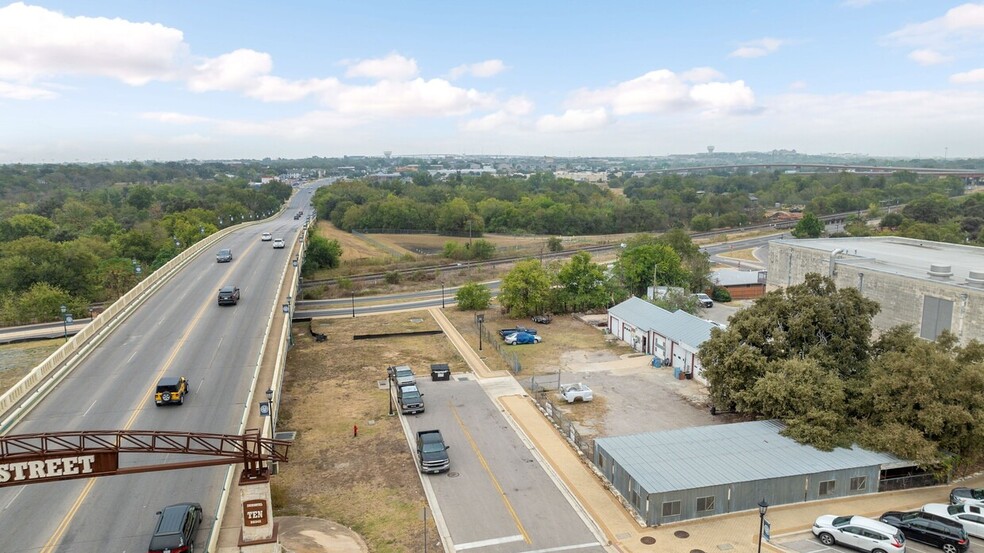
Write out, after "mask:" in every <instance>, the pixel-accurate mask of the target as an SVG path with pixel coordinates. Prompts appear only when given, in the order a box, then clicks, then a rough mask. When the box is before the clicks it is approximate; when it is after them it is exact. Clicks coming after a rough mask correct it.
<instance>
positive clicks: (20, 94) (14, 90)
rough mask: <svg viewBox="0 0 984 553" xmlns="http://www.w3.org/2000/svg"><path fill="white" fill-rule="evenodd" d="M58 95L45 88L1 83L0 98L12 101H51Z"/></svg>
mask: <svg viewBox="0 0 984 553" xmlns="http://www.w3.org/2000/svg"><path fill="white" fill-rule="evenodd" d="M57 97H58V94H55V93H54V92H52V91H50V90H45V89H43V88H37V87H33V86H27V85H20V84H14V83H5V82H3V81H0V98H9V99H11V100H51V99H53V98H57Z"/></svg>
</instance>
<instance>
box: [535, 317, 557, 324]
mask: <svg viewBox="0 0 984 553" xmlns="http://www.w3.org/2000/svg"><path fill="white" fill-rule="evenodd" d="M552 320H553V317H551V316H550V315H533V322H534V323H538V324H542V325H548V324H550V321H552Z"/></svg>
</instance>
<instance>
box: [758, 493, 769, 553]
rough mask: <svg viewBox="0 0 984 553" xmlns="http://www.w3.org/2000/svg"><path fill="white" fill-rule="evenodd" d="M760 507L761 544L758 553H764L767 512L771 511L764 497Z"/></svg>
mask: <svg viewBox="0 0 984 553" xmlns="http://www.w3.org/2000/svg"><path fill="white" fill-rule="evenodd" d="M758 506H759V544H758V553H762V530H763V529H764V528H765V512H766V511H768V510H769V504H768V503H767V502H766V501H765V498H764V497H763V498H762V501H759V504H758Z"/></svg>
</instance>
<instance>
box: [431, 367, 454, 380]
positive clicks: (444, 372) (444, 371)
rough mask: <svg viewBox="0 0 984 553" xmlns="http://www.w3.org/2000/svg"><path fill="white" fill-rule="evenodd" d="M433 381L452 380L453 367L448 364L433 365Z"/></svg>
mask: <svg viewBox="0 0 984 553" xmlns="http://www.w3.org/2000/svg"><path fill="white" fill-rule="evenodd" d="M431 380H451V367H448V364H447V363H431Z"/></svg>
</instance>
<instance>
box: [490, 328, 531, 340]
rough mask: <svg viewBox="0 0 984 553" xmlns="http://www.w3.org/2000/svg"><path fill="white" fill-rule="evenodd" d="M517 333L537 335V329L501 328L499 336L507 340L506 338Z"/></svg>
mask: <svg viewBox="0 0 984 553" xmlns="http://www.w3.org/2000/svg"><path fill="white" fill-rule="evenodd" d="M517 332H525V333H527V334H536V329H535V328H526V327H525V326H515V327H513V328H500V329H499V336H502V337H503V338H505V337H506V336H509V335H510V334H516V333H517Z"/></svg>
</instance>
